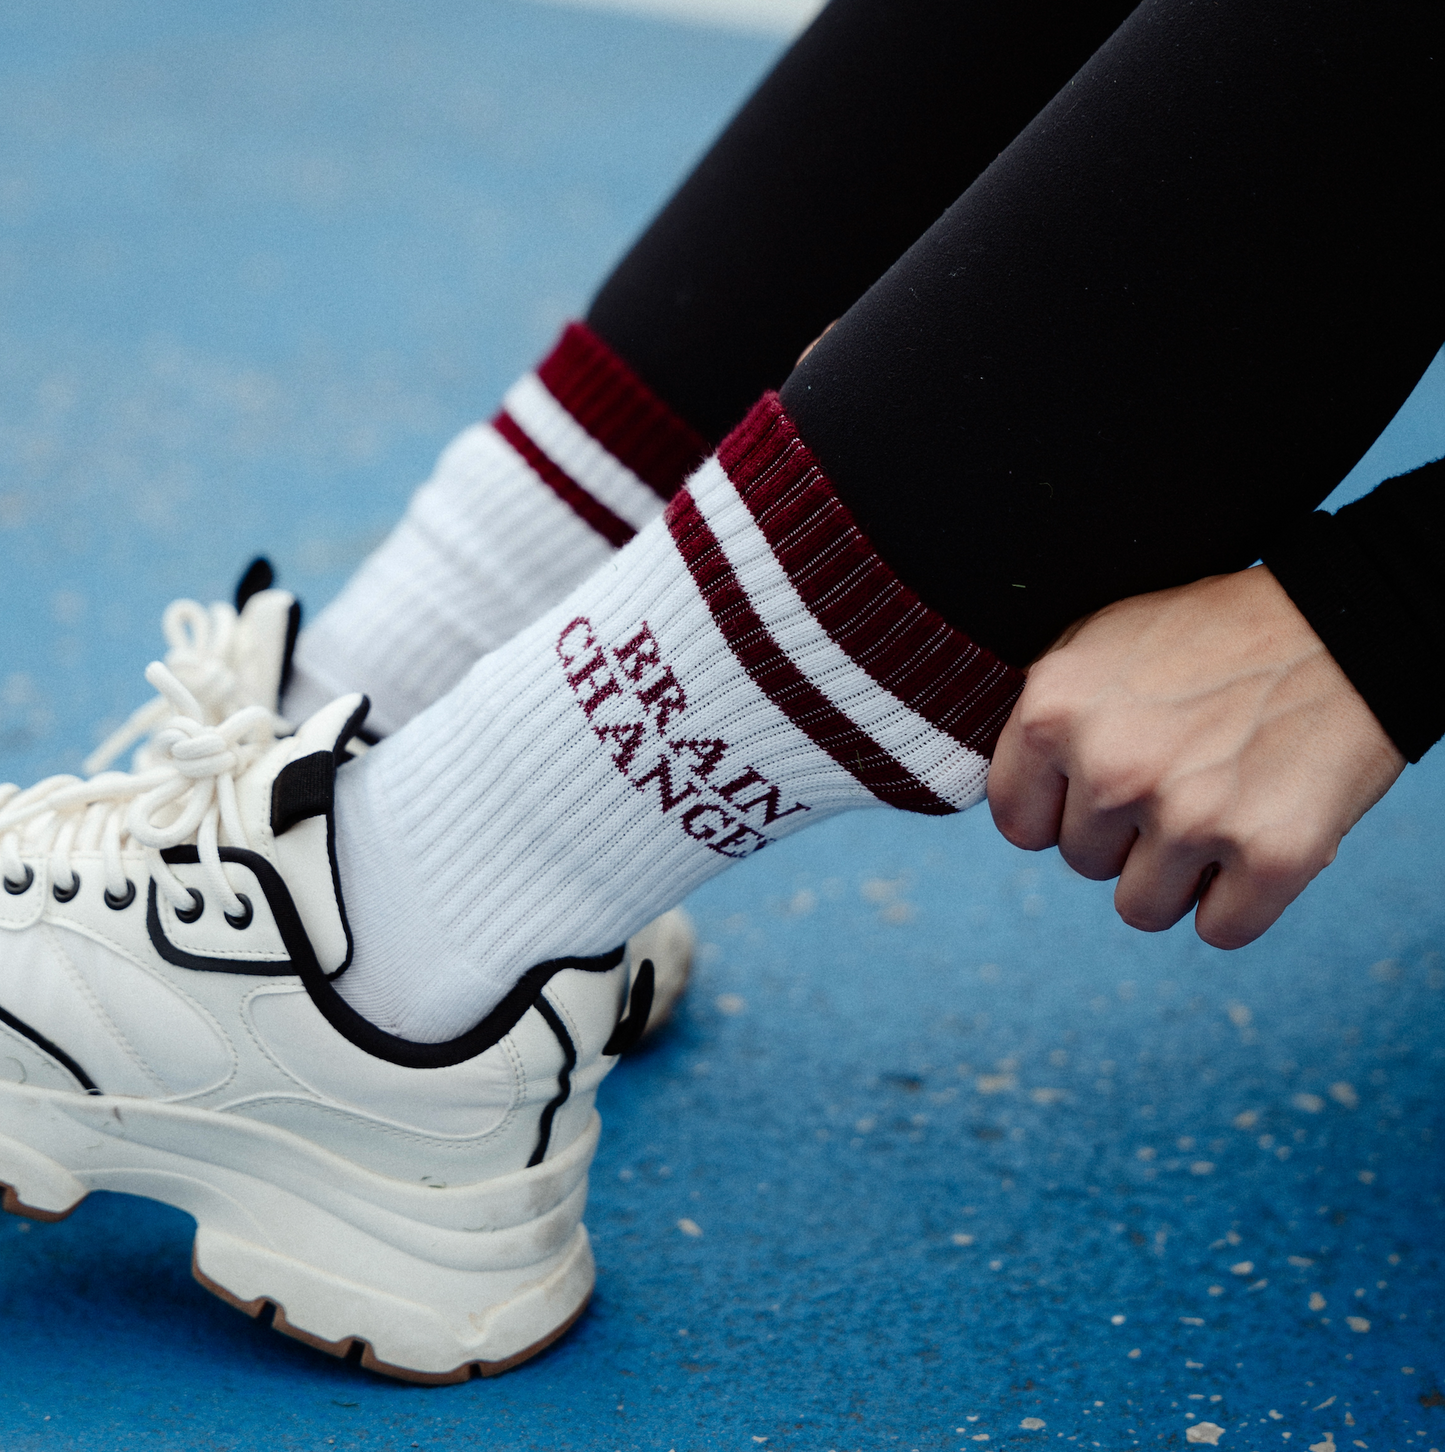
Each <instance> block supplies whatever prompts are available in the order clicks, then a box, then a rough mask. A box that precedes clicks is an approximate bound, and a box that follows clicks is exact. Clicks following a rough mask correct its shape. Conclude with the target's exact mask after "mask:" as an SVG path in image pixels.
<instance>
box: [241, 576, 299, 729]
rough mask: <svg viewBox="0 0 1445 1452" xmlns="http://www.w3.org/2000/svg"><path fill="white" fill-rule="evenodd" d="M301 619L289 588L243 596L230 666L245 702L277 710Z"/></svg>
mask: <svg viewBox="0 0 1445 1452" xmlns="http://www.w3.org/2000/svg"><path fill="white" fill-rule="evenodd" d="M300 621H301V607H300V606H299V605H298V604H297V601H296V597H295V596H294V595H293V594H292V593H291V592H290V591H289V590H257V591H256V592H255V593H254V594H251V595H248V596H247V597H246V601H245V604H244V606H243V607H242V609H241V615H240V619H239V621H238V622H237V625H238V637H237V646H236V659H235V663H234V666H233V669H234V670H235V672H236V678H237V682H238V684H239V686H240V690H241V694H242V696H243V698H244V699H245V700H246V701H248V702H252V703H254V704H256V705H259V706H265V707H266V709H267V710H268V711H275V712H278V713H279V711H280V709H281V692H282V691H283V690H284V689H285V685H286V675H287V672H288V670H289V669H290V666H291V651H292V648H293V647H294V646H295V644H296V631H297V628H298V627H299V625H300Z"/></svg>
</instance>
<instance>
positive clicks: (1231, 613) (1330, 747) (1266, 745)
mask: <svg viewBox="0 0 1445 1452" xmlns="http://www.w3.org/2000/svg"><path fill="white" fill-rule="evenodd" d="M1404 765H1405V759H1404V757H1403V756H1401V754H1400V752H1399V751H1398V750H1397V748H1396V747H1395V744H1394V743H1393V742H1392V741H1391V740H1390V738H1389V737H1388V736H1387V735H1386V734H1385V732H1384V729H1383V728H1382V727H1381V726H1380V723H1379V722H1378V721H1377V720H1376V719H1375V717H1374V715H1373V714H1372V713H1371V711H1370V708H1369V707H1368V706H1367V705H1366V704H1365V702H1364V700H1363V699H1362V698H1361V697H1360V695H1359V693H1358V692H1357V691H1356V690H1355V689H1354V687H1353V686H1352V685H1351V684H1350V683H1349V681H1348V680H1347V679H1346V677H1345V675H1344V673H1343V672H1342V671H1341V670H1340V668H1339V666H1337V665H1336V664H1335V662H1334V659H1333V658H1332V657H1331V656H1330V654H1329V652H1328V651H1327V650H1326V649H1325V647H1324V645H1323V644H1322V643H1321V641H1320V638H1319V637H1318V636H1317V635H1316V634H1315V633H1314V631H1313V630H1311V629H1310V626H1309V623H1308V622H1307V621H1306V620H1305V618H1304V617H1303V616H1302V615H1301V614H1300V613H1299V611H1298V610H1297V609H1295V607H1294V605H1293V604H1292V603H1291V601H1290V599H1289V596H1288V595H1286V594H1285V592H1284V591H1283V589H1281V588H1280V586H1279V584H1278V582H1277V581H1276V580H1275V578H1274V576H1273V575H1271V574H1270V572H1269V571H1268V570H1267V569H1266V568H1264V567H1263V566H1262V565H1257V566H1255V568H1253V569H1250V570H1242V571H1240V572H1239V573H1238V574H1234V575H1217V576H1215V577H1213V578H1212V579H1207V580H1200V581H1198V582H1197V583H1195V584H1193V585H1185V586H1183V587H1182V588H1180V589H1177V590H1162V591H1159V592H1158V593H1157V594H1153V595H1138V596H1135V597H1134V598H1133V599H1129V600H1121V601H1120V602H1119V603H1118V604H1115V605H1110V606H1109V607H1108V608H1107V609H1104V610H1101V611H1099V612H1098V614H1096V615H1092V616H1090V617H1089V618H1088V619H1087V620H1085V621H1084V622H1083V623H1082V624H1081V625H1080V626H1078V627H1077V628H1076V629H1074V630H1073V631H1072V632H1070V633H1069V634H1068V635H1067V636H1066V637H1065V638H1064V639H1063V640H1062V641H1061V642H1060V643H1059V644H1058V645H1056V646H1055V647H1054V648H1053V649H1052V650H1050V651H1049V652H1048V654H1046V655H1044V656H1043V657H1042V658H1041V659H1040V660H1039V661H1037V662H1036V663H1035V664H1034V665H1033V666H1032V667H1031V668H1030V670H1029V673H1028V684H1027V685H1026V686H1025V688H1024V693H1023V695H1022V696H1021V697H1020V698H1019V701H1018V704H1017V705H1016V706H1015V707H1014V710H1013V715H1012V716H1011V717H1010V718H1009V721H1008V724H1007V725H1006V726H1005V727H1004V730H1003V734H1002V736H1001V737H1000V738H999V743H998V749H997V751H996V752H995V753H994V758H993V766H992V769H991V770H990V773H989V781H988V796H989V804H990V807H991V808H992V811H993V818H994V821H995V822H996V823H997V824H998V828H999V830H1000V831H1001V832H1002V833H1003V835H1004V836H1005V837H1007V838H1008V840H1009V841H1010V842H1012V843H1014V844H1015V845H1016V846H1019V847H1027V848H1031V849H1034V850H1038V849H1041V848H1044V847H1051V846H1053V845H1054V844H1055V843H1057V844H1058V847H1059V851H1060V852H1061V853H1062V855H1063V857H1064V860H1065V861H1066V862H1067V863H1068V864H1069V865H1070V866H1071V867H1073V868H1074V869H1075V870H1076V871H1077V872H1080V873H1082V874H1083V875H1084V876H1085V877H1092V878H1097V879H1101V880H1102V879H1106V878H1111V877H1118V879H1119V884H1118V886H1117V888H1116V889H1115V891H1114V905H1115V907H1116V908H1117V909H1118V912H1119V916H1120V917H1122V918H1123V919H1124V921H1125V922H1126V923H1129V924H1130V925H1131V926H1133V927H1136V928H1142V929H1143V930H1144V931H1146V932H1158V931H1161V930H1162V929H1164V928H1168V927H1171V926H1172V925H1173V924H1174V923H1176V922H1178V921H1179V919H1180V918H1181V917H1183V916H1184V914H1185V913H1187V912H1188V911H1189V909H1190V908H1191V907H1193V906H1194V905H1195V903H1196V902H1197V903H1198V910H1197V912H1196V914H1195V927H1196V929H1197V930H1198V933H1199V936H1200V937H1201V938H1203V939H1204V941H1205V942H1206V943H1212V944H1213V945H1214V946H1215V947H1218V948H1240V947H1243V946H1244V944H1246V943H1248V942H1252V941H1253V940H1254V939H1255V938H1257V937H1258V936H1259V935H1260V934H1261V933H1262V932H1264V930H1265V929H1266V928H1268V927H1269V926H1270V924H1272V923H1273V922H1274V921H1275V919H1276V918H1278V917H1279V915H1280V914H1281V913H1282V912H1283V911H1284V910H1285V908H1286V907H1288V906H1289V904H1290V903H1291V902H1292V901H1293V900H1294V899H1295V897H1297V896H1298V895H1299V893H1300V892H1301V891H1302V890H1303V889H1304V887H1305V885H1306V884H1307V883H1308V882H1309V881H1310V879H1311V878H1312V877H1314V875H1315V874H1316V873H1317V872H1319V871H1320V869H1321V868H1323V867H1327V866H1328V865H1329V864H1330V863H1331V862H1332V861H1334V857H1335V853H1336V851H1337V850H1338V848H1339V844H1340V839H1341V838H1342V837H1343V836H1344V835H1345V833H1346V832H1348V831H1349V830H1350V828H1351V827H1353V826H1354V824H1355V823H1356V822H1357V821H1359V819H1360V818H1361V817H1362V816H1363V815H1364V814H1365V813H1366V812H1367V811H1368V810H1369V809H1370V808H1371V807H1372V806H1374V804H1375V803H1376V802H1377V801H1379V799H1380V798H1381V797H1382V796H1384V794H1385V793H1386V792H1387V791H1388V790H1389V788H1390V786H1391V784H1392V783H1393V782H1394V780H1395V778H1396V777H1397V776H1399V774H1400V772H1401V771H1402V770H1403V769H1404Z"/></svg>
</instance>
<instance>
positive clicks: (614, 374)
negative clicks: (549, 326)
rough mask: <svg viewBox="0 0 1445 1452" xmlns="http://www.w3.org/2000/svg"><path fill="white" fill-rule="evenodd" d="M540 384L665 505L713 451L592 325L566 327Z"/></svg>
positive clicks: (541, 371) (542, 368)
mask: <svg viewBox="0 0 1445 1452" xmlns="http://www.w3.org/2000/svg"><path fill="white" fill-rule="evenodd" d="M537 377H538V378H540V379H541V380H542V382H543V383H544V384H545V385H546V386H547V390H548V392H550V393H551V394H552V396H553V397H554V398H555V399H556V400H557V402H558V403H560V404H561V405H562V407H563V408H565V409H566V410H567V412H568V413H570V414H571V415H572V417H573V418H574V419H576V420H577V422H578V423H579V424H581V425H582V427H583V428H584V429H586V430H587V432H588V433H589V434H591V435H592V437H593V438H594V439H596V440H597V442H598V443H599V444H601V445H602V447H603V448H604V449H606V450H607V452H608V453H609V454H611V455H612V457H613V458H614V459H616V460H617V462H618V463H619V464H622V465H623V466H624V467H625V468H627V469H630V470H631V471H632V472H633V473H634V474H636V475H637V477H638V478H639V479H641V480H642V481H643V483H645V484H646V485H647V486H648V487H649V488H650V489H651V490H653V492H654V493H655V494H657V496H658V497H659V498H660V499H662V500H664V501H666V500H668V499H671V498H672V496H673V495H674V494H676V493H677V491H678V489H679V488H680V487H681V485H682V482H683V480H684V479H686V478H687V476H688V475H689V474H690V473H692V471H693V470H694V469H696V468H697V466H698V465H699V464H700V463H702V461H703V460H704V459H705V458H706V457H707V456H708V454H709V453H710V452H711V450H710V449H709V447H708V443H707V440H706V439H704V438H703V437H702V435H701V434H699V433H698V432H697V431H696V429H694V428H693V427H692V426H691V425H690V424H688V423H687V422H685V421H684V420H683V419H681V418H679V417H678V416H677V414H675V413H674V412H673V411H672V410H671V409H670V408H669V407H668V406H667V405H666V404H665V403H664V402H663V401H662V400H661V399H660V398H659V397H658V396H657V395H656V394H655V393H654V392H653V391H652V390H651V389H650V388H649V387H648V386H647V385H646V384H645V383H644V382H643V381H642V380H641V379H640V378H639V377H638V376H637V374H636V373H634V372H633V371H632V369H631V368H630V367H628V365H627V364H626V363H625V362H624V361H623V360H622V359H621V358H619V357H618V356H617V354H616V353H614V352H613V351H612V349H611V348H609V347H608V346H607V344H606V343H604V342H603V341H602V339H601V338H599V337H598V336H597V334H596V333H594V332H593V331H592V329H591V328H589V327H588V326H587V325H586V324H585V323H569V324H568V325H567V328H566V330H565V331H564V332H563V334H562V337H561V338H560V339H559V341H558V343H557V346H556V347H555V348H554V349H553V350H552V352H551V353H550V354H548V356H547V358H546V360H545V361H544V362H543V363H542V364H541V366H540V367H539V368H538V369H537Z"/></svg>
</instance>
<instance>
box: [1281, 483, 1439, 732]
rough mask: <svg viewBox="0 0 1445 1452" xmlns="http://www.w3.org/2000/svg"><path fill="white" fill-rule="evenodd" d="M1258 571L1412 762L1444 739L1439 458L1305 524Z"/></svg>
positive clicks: (1286, 537)
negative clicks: (1294, 609) (1274, 584)
mask: <svg viewBox="0 0 1445 1452" xmlns="http://www.w3.org/2000/svg"><path fill="white" fill-rule="evenodd" d="M1264 563H1265V564H1266V565H1268V566H1269V568H1270V570H1271V571H1273V573H1274V575H1275V578H1276V579H1278V581H1279V582H1280V584H1281V585H1282V586H1284V589H1285V591H1286V592H1287V593H1288V595H1289V597H1290V599H1291V600H1293V601H1294V603H1295V604H1296V605H1297V606H1298V607H1299V609H1300V612H1301V613H1302V614H1303V615H1304V617H1305V619H1306V620H1308V621H1309V623H1310V624H1311V625H1312V626H1313V627H1314V629H1315V631H1316V633H1317V634H1318V635H1319V637H1320V639H1321V640H1323V641H1324V643H1325V645H1326V646H1327V647H1328V649H1329V652H1330V654H1331V655H1332V656H1334V658H1335V659H1336V660H1337V661H1338V662H1339V664H1340V668H1341V669H1342V670H1343V671H1344V673H1345V674H1346V675H1347V676H1348V677H1349V678H1350V681H1351V682H1352V684H1353V685H1354V687H1355V689H1356V690H1357V691H1359V693H1360V694H1361V695H1362V696H1363V697H1364V698H1365V701H1366V703H1367V704H1368V705H1369V707H1370V709H1371V710H1372V711H1373V712H1374V713H1375V715H1376V717H1378V719H1379V722H1380V724H1381V725H1382V726H1383V727H1384V728H1385V730H1386V731H1387V732H1388V733H1389V735H1390V738H1391V740H1393V741H1394V743H1395V745H1396V746H1398V747H1399V748H1400V750H1401V752H1402V753H1403V754H1404V755H1405V757H1406V758H1407V759H1408V760H1410V761H1419V760H1420V758H1421V757H1422V756H1424V754H1425V753H1426V752H1427V751H1428V750H1429V749H1430V748H1431V747H1432V746H1433V745H1434V744H1435V743H1436V742H1437V741H1438V740H1439V739H1440V737H1441V736H1442V735H1445V459H1439V460H1437V461H1436V462H1435V463H1433V464H1426V465H1425V466H1424V468H1422V469H1416V470H1414V471H1413V472H1412V473H1409V474H1402V475H1401V476H1400V477H1399V478H1396V479H1387V480H1386V481H1385V482H1384V483H1383V484H1381V485H1380V486H1379V488H1377V489H1376V490H1375V491H1374V492H1373V493H1370V494H1367V495H1365V497H1364V498H1363V499H1357V500H1355V501H1354V503H1353V504H1347V505H1345V507H1344V508H1343V509H1341V510H1340V511H1339V513H1337V514H1325V513H1323V512H1316V513H1314V514H1307V515H1305V516H1304V517H1303V518H1302V519H1300V520H1299V521H1298V522H1297V523H1295V524H1294V525H1292V526H1291V527H1290V528H1289V529H1287V530H1286V531H1285V533H1284V534H1283V536H1282V537H1281V538H1280V539H1279V540H1278V542H1277V543H1276V544H1274V545H1273V546H1272V547H1271V548H1270V549H1269V550H1267V551H1266V552H1265V555H1264Z"/></svg>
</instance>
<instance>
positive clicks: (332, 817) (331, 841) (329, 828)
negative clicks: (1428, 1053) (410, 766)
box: [273, 696, 371, 978]
mask: <svg viewBox="0 0 1445 1452" xmlns="http://www.w3.org/2000/svg"><path fill="white" fill-rule="evenodd" d="M370 710H371V697H370V696H362V698H361V701H360V703H359V704H358V705H357V708H356V709H355V710H354V711H353V712H352V713H351V715H350V716H348V717H347V718H346V724H345V725H344V726H343V727H342V728H341V732H340V734H339V735H338V736H337V738H336V740H335V741H334V742H333V743H332V747H331V756H332V760H333V762H334V770H333V781H332V787H331V790H332V796H333V800H334V797H335V792H336V783H335V780H334V772H335V771H339V770H340V769H341V768H342V767H343V766H345V765H346V763H347V762H348V761H354V760H355V758H354V757H353V756H352V754H351V752H350V751H349V750H347V748H348V747H349V746H350V744H351V738H352V737H353V736H356V735H358V734H359V733H360V731H361V728H362V726H363V725H364V724H365V722H366V713H367V712H368V711H370ZM273 835H274V834H273ZM326 855H327V857H328V858H329V859H330V861H331V890H332V891H333V892H334V893H335V894H336V911H337V912H338V913H339V914H340V915H341V931H342V932H343V933H345V934H346V956H345V957H344V958H342V960H341V963H340V965H339V966H338V967H336V968H333V969H332V970H331V973H330V974H329V975H328V976H329V977H332V978H340V977H341V975H342V974H343V973H345V972H346V970H347V969H348V968H350V967H351V958H352V954H353V953H355V951H356V943H355V941H354V940H353V939H352V936H351V920H350V919H349V918H348V917H347V916H346V898H345V897H344V896H343V895H342V892H341V868H340V866H339V865H338V864H337V861H336V812H335V810H334V809H333V808H328V809H327V812H326ZM308 946H309V944H308Z"/></svg>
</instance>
